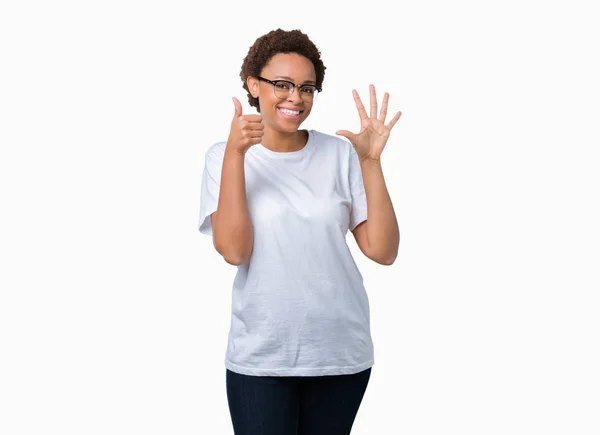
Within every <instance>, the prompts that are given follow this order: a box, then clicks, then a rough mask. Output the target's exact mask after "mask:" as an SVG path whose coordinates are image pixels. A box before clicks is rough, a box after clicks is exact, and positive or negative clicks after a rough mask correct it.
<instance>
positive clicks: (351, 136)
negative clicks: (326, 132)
mask: <svg viewBox="0 0 600 435" xmlns="http://www.w3.org/2000/svg"><path fill="white" fill-rule="evenodd" d="M335 134H337V135H338V136H344V137H345V138H346V139H348V140H350V141H352V139H354V136H356V135H355V134H354V133H351V132H349V131H348V130H338V131H336V132H335Z"/></svg>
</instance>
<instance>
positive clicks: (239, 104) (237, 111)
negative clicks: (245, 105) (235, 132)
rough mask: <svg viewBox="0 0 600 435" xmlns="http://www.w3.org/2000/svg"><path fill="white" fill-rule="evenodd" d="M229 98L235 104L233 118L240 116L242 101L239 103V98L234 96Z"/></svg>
mask: <svg viewBox="0 0 600 435" xmlns="http://www.w3.org/2000/svg"><path fill="white" fill-rule="evenodd" d="M231 99H232V100H233V105H234V106H235V114H234V118H237V117H238V116H242V103H240V100H238V99H237V98H235V97H232V98H231Z"/></svg>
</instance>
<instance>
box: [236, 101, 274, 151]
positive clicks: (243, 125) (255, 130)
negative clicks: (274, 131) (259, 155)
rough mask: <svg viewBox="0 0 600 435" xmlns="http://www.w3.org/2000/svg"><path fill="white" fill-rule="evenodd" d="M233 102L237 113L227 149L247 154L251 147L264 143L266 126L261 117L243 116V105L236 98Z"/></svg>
mask: <svg viewBox="0 0 600 435" xmlns="http://www.w3.org/2000/svg"><path fill="white" fill-rule="evenodd" d="M232 100H233V105H234V106H235V113H234V115H233V119H232V121H231V130H230V131H229V138H228V139H227V147H228V148H231V149H233V150H235V151H237V152H239V153H240V154H245V153H246V151H248V150H249V149H250V147H251V146H253V145H256V144H259V143H261V142H262V137H263V132H264V128H265V126H264V124H263V123H262V116H261V115H242V104H241V103H240V101H239V100H238V99H237V98H235V97H233V98H232Z"/></svg>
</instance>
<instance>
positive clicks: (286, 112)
mask: <svg viewBox="0 0 600 435" xmlns="http://www.w3.org/2000/svg"><path fill="white" fill-rule="evenodd" d="M277 110H278V111H279V113H281V114H282V115H283V116H284V117H285V118H299V117H300V115H301V114H302V112H303V110H297V109H296V110H292V109H286V108H283V107H277Z"/></svg>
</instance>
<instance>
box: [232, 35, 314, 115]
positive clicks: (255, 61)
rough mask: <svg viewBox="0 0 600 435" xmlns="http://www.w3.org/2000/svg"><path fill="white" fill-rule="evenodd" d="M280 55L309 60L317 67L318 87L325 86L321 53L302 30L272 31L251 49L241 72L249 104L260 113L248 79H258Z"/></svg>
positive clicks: (259, 39)
mask: <svg viewBox="0 0 600 435" xmlns="http://www.w3.org/2000/svg"><path fill="white" fill-rule="evenodd" d="M278 53H297V54H300V55H302V56H304V57H306V58H308V59H309V60H310V61H311V62H312V64H313V66H314V67H315V73H316V74H317V87H319V88H320V87H321V86H322V85H323V79H324V78H325V65H324V64H323V61H322V60H321V52H320V51H319V50H318V49H317V47H316V46H315V44H314V43H313V42H312V41H311V40H310V39H309V38H308V36H307V35H306V34H304V33H302V32H301V31H300V30H289V31H286V30H282V29H277V30H272V31H270V32H269V33H267V34H265V35H263V36H261V37H259V38H258V39H257V40H256V41H255V42H254V44H253V45H252V47H250V49H249V50H248V54H247V55H246V57H245V58H244V62H243V63H242V70H241V72H240V77H241V79H242V82H243V86H242V87H243V88H244V89H245V90H246V91H247V92H248V103H250V105H251V106H252V107H255V108H256V110H258V111H259V112H260V106H259V104H258V98H254V97H253V96H252V94H251V93H250V90H249V89H248V84H247V82H246V80H247V79H248V77H258V76H259V75H260V73H261V71H262V70H263V68H264V67H265V65H266V64H267V63H268V62H269V60H271V58H272V57H273V56H275V55H276V54H278Z"/></svg>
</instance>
